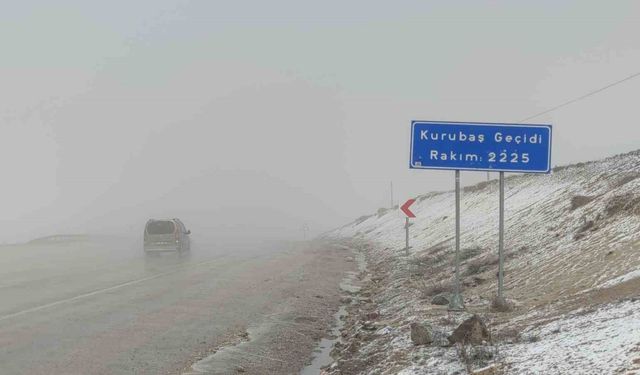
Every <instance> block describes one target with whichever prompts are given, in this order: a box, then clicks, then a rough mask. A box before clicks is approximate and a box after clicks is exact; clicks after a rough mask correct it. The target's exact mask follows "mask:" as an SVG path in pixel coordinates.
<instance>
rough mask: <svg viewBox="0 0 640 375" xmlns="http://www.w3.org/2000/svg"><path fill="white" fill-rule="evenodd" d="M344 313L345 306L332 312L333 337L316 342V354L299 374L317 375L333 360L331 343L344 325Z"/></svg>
mask: <svg viewBox="0 0 640 375" xmlns="http://www.w3.org/2000/svg"><path fill="white" fill-rule="evenodd" d="M346 315H347V306H344V305H343V306H340V309H339V310H338V312H337V313H335V314H334V319H335V321H336V324H335V326H334V327H333V329H332V330H331V337H335V338H333V339H327V338H324V339H322V340H320V344H318V347H317V349H316V350H315V351H314V352H315V353H316V355H315V356H314V357H313V360H312V361H311V364H310V365H308V366H306V367H305V368H303V369H302V370H301V371H300V375H318V374H319V373H320V369H321V368H322V367H324V366H327V365H329V364H330V363H331V361H333V358H331V349H333V345H335V343H336V342H338V341H339V340H340V330H341V329H342V327H344V321H343V320H342V317H344V316H346Z"/></svg>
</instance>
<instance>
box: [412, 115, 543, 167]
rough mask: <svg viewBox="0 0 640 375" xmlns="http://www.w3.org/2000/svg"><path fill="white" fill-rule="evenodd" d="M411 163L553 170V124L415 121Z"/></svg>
mask: <svg viewBox="0 0 640 375" xmlns="http://www.w3.org/2000/svg"><path fill="white" fill-rule="evenodd" d="M409 167H410V168H415V169H449V170H451V169H458V170H476V171H504V172H525V173H549V172H550V171H551V125H537V124H536V125H533V124H532V125H529V124H493V123H473V122H440V121H413V122H412V123H411V155H410V163H409Z"/></svg>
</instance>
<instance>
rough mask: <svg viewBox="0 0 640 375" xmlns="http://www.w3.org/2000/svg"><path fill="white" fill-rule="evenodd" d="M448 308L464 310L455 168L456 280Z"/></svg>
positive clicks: (458, 200)
mask: <svg viewBox="0 0 640 375" xmlns="http://www.w3.org/2000/svg"><path fill="white" fill-rule="evenodd" d="M449 310H454V311H459V310H464V301H463V300H462V295H461V294H460V171H459V170H456V281H455V290H454V292H453V296H451V301H449Z"/></svg>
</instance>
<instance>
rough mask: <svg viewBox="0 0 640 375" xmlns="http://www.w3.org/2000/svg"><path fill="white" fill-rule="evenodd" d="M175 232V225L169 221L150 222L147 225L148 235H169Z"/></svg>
mask: <svg viewBox="0 0 640 375" xmlns="http://www.w3.org/2000/svg"><path fill="white" fill-rule="evenodd" d="M174 231H175V225H174V224H173V222H171V221H152V222H150V223H149V224H147V233H148V234H170V233H173V232H174Z"/></svg>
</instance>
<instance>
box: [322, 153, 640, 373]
mask: <svg viewBox="0 0 640 375" xmlns="http://www.w3.org/2000/svg"><path fill="white" fill-rule="evenodd" d="M639 165H640V152H632V153H629V154H624V155H618V156H615V157H611V158H608V159H605V160H601V161H595V162H589V163H580V164H577V165H572V166H568V167H559V168H556V169H555V170H554V172H553V173H552V174H550V175H518V176H511V177H509V178H507V180H506V201H505V204H506V211H505V214H506V219H505V220H506V221H505V223H506V234H505V249H506V253H507V261H506V266H505V295H506V297H507V298H509V299H510V300H513V302H514V303H515V305H516V308H515V309H513V311H509V312H501V313H500V312H492V311H491V309H490V301H491V300H492V298H493V297H494V296H495V293H496V288H497V286H496V285H497V279H496V272H497V247H498V246H497V241H498V236H497V234H498V184H497V181H496V180H493V181H491V182H489V183H483V184H479V185H476V186H473V187H468V188H465V189H464V190H463V192H462V201H461V222H462V226H461V233H462V235H461V248H462V257H463V259H464V261H463V263H462V268H461V270H462V271H461V272H462V274H463V285H464V290H463V296H464V298H465V305H466V307H467V312H465V313H461V314H460V313H451V312H447V311H446V306H436V305H432V304H431V298H430V297H431V296H432V294H431V293H429V292H432V291H437V290H438V289H441V290H445V291H446V289H447V288H448V287H449V285H448V284H449V283H450V281H451V280H452V277H453V253H454V246H455V243H454V240H455V239H454V233H455V232H454V231H455V207H454V192H452V191H450V192H441V193H429V194H426V195H423V196H419V197H417V202H416V203H415V204H414V205H413V206H412V211H413V212H415V213H416V216H417V218H416V219H412V223H413V226H411V234H410V242H411V245H412V248H411V249H410V254H409V255H408V256H406V255H405V251H404V249H403V248H404V227H403V226H404V218H403V217H402V216H401V215H399V213H398V211H397V210H380V211H379V212H378V213H377V214H374V215H371V216H368V217H362V218H359V219H358V220H356V221H355V222H354V223H351V224H349V225H347V226H344V227H342V228H340V229H338V230H336V231H334V232H333V233H331V236H332V237H335V238H349V239H352V243H353V246H354V247H357V248H359V249H361V250H362V251H363V252H365V253H366V255H367V259H368V262H369V275H368V277H369V278H368V279H367V280H365V283H366V285H365V288H364V289H363V290H364V291H365V293H366V294H367V295H369V296H370V297H371V301H370V302H369V301H367V303H360V304H355V305H354V306H352V316H351V318H350V319H351V324H347V326H346V328H345V332H344V334H343V336H344V343H343V345H345V346H346V347H349V346H350V349H349V350H350V352H348V353H347V352H346V351H347V349H343V348H341V347H340V346H339V347H337V348H336V350H335V351H334V354H335V355H336V356H337V358H339V361H338V362H336V364H334V366H333V367H332V368H331V369H329V370H328V372H329V373H336V374H337V373H342V374H357V373H363V374H368V373H371V374H383V373H385V374H386V373H389V374H392V373H402V374H437V373H443V374H449V373H455V372H461V373H463V371H467V369H465V366H463V365H462V363H461V362H460V360H459V357H460V355H459V354H460V353H456V349H455V348H445V347H441V346H438V345H432V346H427V347H422V346H414V345H413V344H412V342H411V340H410V339H409V324H410V323H411V322H414V321H420V322H429V323H431V324H432V325H433V326H434V329H435V330H436V331H441V332H442V333H443V334H446V333H447V332H448V333H450V331H451V330H452V329H453V328H455V326H456V324H458V323H459V322H460V321H462V320H463V319H464V318H465V317H468V316H469V314H470V313H477V314H479V315H481V316H483V317H484V318H485V320H486V321H487V322H488V323H489V326H490V329H491V331H492V332H493V334H494V340H493V341H494V343H493V345H492V346H491V348H492V349H491V350H493V351H494V352H492V354H491V355H487V357H488V358H485V359H486V360H484V361H478V363H484V364H491V363H496V364H499V365H500V366H502V368H503V370H502V371H504V373H508V374H511V373H513V374H609V373H611V374H613V373H624V371H632V370H633V369H636V368H637V369H640V312H639V311H640V299H638V297H639V296H640V271H639V270H640V251H639V249H640V178H639V177H640V168H639V167H638V166H639ZM452 179H453V178H452ZM407 198H409V197H407ZM353 240H355V242H354V241H353ZM370 312H376V313H379V318H376V321H375V325H376V328H379V329H380V331H379V332H378V331H373V332H369V331H371V330H363V329H362V328H361V327H360V326H359V325H358V324H361V323H362V322H360V323H359V322H358V321H359V320H362V318H361V315H362V314H365V315H366V314H368V313H370ZM358 314H360V317H358V316H357V315H358ZM369 323H370V324H373V323H371V322H369ZM358 335H359V336H358ZM363 336H364V337H366V340H364V339H363ZM355 343H358V345H357V350H356V349H354V346H353V345H355ZM456 354H458V355H456ZM489 357H490V358H489ZM349 361H352V362H353V361H357V362H358V363H361V366H359V367H353V368H352V369H351V370H349V369H348V365H349V364H348V362H349ZM358 368H360V369H361V372H358V371H359V370H358ZM349 371H351V372H349ZM385 371H386V372H385ZM491 371H494V370H491ZM495 371H497V370H495ZM629 373H631V372H629ZM639 373H640V372H639Z"/></svg>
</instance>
